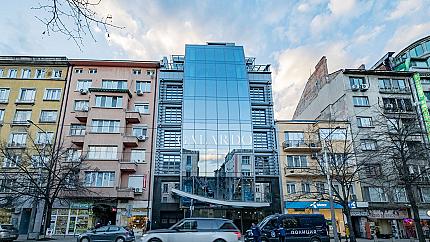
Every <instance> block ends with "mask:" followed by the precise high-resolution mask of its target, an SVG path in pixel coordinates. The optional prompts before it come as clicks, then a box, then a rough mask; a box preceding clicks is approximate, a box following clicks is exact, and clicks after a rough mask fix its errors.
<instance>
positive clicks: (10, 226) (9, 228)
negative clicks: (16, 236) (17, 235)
mask: <svg viewBox="0 0 430 242" xmlns="http://www.w3.org/2000/svg"><path fill="white" fill-rule="evenodd" d="M1 228H2V229H8V230H12V229H14V228H13V225H2V226H1Z"/></svg>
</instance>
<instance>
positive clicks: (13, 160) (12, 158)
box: [2, 154, 21, 168]
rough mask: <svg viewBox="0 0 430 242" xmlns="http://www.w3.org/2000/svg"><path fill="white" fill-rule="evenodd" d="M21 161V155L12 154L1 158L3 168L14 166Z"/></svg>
mask: <svg viewBox="0 0 430 242" xmlns="http://www.w3.org/2000/svg"><path fill="white" fill-rule="evenodd" d="M20 162H21V155H19V154H13V155H9V156H8V157H4V158H3V164H2V167H3V168H14V167H16V166H17V165H18V164H19V163H20Z"/></svg>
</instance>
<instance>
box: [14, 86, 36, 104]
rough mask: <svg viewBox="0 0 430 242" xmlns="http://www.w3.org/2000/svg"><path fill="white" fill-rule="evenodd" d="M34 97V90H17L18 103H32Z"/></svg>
mask: <svg viewBox="0 0 430 242" xmlns="http://www.w3.org/2000/svg"><path fill="white" fill-rule="evenodd" d="M35 96H36V89H34V88H21V89H20V90H19V96H18V100H17V101H18V102H34V98H35Z"/></svg>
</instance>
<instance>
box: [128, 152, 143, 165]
mask: <svg viewBox="0 0 430 242" xmlns="http://www.w3.org/2000/svg"><path fill="white" fill-rule="evenodd" d="M130 161H131V162H137V163H140V162H145V150H142V149H132V150H131V155H130Z"/></svg>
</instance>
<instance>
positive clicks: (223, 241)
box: [214, 239, 225, 242]
mask: <svg viewBox="0 0 430 242" xmlns="http://www.w3.org/2000/svg"><path fill="white" fill-rule="evenodd" d="M214 242H225V240H223V239H216V240H215V241H214Z"/></svg>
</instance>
